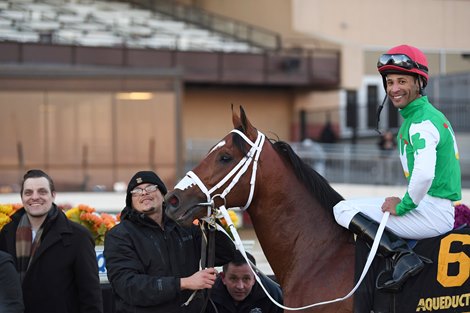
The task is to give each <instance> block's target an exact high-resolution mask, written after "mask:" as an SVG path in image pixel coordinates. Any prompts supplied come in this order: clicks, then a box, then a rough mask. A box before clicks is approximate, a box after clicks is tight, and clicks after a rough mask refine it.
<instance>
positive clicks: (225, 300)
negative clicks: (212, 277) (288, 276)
mask: <svg viewBox="0 0 470 313" xmlns="http://www.w3.org/2000/svg"><path fill="white" fill-rule="evenodd" d="M261 280H262V282H263V285H264V286H265V288H266V289H267V290H268V292H269V294H270V295H271V296H272V297H273V298H274V299H275V300H276V301H277V302H279V303H280V304H282V303H283V301H282V291H281V289H280V288H279V286H278V285H277V284H276V283H274V282H273V281H270V280H268V278H267V277H263V276H261ZM211 300H212V302H214V305H215V306H216V307H217V312H218V313H268V312H269V313H282V312H284V311H283V309H281V308H279V307H278V306H277V305H275V304H274V303H273V302H271V300H270V299H269V298H268V296H267V295H266V294H265V293H264V291H263V289H262V288H261V286H260V285H259V284H258V282H256V283H255V284H254V285H253V288H252V289H251V292H250V294H249V295H248V296H247V297H246V298H245V299H244V300H243V301H241V302H239V303H238V304H236V303H235V301H233V298H232V296H231V295H230V294H229V292H228V290H227V288H226V287H225V285H224V283H223V282H222V279H221V277H220V276H219V277H217V280H216V282H215V284H214V287H212V291H211ZM214 312H216V311H215V309H214V307H213V305H212V303H210V302H209V304H208V305H207V309H206V313H214Z"/></svg>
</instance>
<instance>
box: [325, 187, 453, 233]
mask: <svg viewBox="0 0 470 313" xmlns="http://www.w3.org/2000/svg"><path fill="white" fill-rule="evenodd" d="M384 201H385V198H365V199H352V200H343V201H341V202H339V203H338V204H336V205H335V206H334V208H333V212H334V215H335V219H336V222H338V224H340V225H341V226H343V227H345V228H349V224H350V223H351V220H352V219H353V217H354V216H355V215H356V214H357V213H359V212H362V213H364V214H365V215H367V216H368V217H370V218H371V219H373V220H374V221H376V222H378V223H380V221H381V220H382V216H383V214H384V213H383V212H382V204H383V203H384ZM386 227H387V228H388V229H389V230H391V231H392V232H394V233H395V234H396V235H398V236H399V237H402V238H405V239H423V238H430V237H435V236H438V235H441V234H444V233H446V232H448V231H450V230H452V229H453V228H454V206H453V205H452V201H450V200H448V199H441V198H436V197H432V196H430V195H425V196H424V198H423V200H421V202H420V203H419V205H418V207H417V208H415V209H413V210H411V211H409V212H408V213H406V214H405V215H402V216H396V215H390V217H389V218H388V221H387V225H386Z"/></svg>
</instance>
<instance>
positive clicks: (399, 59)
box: [377, 45, 429, 86]
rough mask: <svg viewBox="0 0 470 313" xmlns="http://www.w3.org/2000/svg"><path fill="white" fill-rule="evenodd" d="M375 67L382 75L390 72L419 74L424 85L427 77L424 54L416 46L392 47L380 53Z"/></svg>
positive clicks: (426, 64)
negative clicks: (384, 52)
mask: <svg viewBox="0 0 470 313" xmlns="http://www.w3.org/2000/svg"><path fill="white" fill-rule="evenodd" d="M377 69H378V70H379V72H380V74H381V75H382V76H385V75H387V74H392V73H410V74H417V75H420V76H421V77H422V78H423V83H424V86H426V84H427V82H428V78H429V75H428V60H427V58H426V55H425V54H424V53H423V52H422V51H421V50H419V49H418V48H415V47H413V46H408V45H401V46H396V47H393V48H392V49H390V50H388V51H387V53H386V54H382V55H381V56H380V58H379V60H378V62H377Z"/></svg>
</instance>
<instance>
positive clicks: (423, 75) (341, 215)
mask: <svg viewBox="0 0 470 313" xmlns="http://www.w3.org/2000/svg"><path fill="white" fill-rule="evenodd" d="M377 68H378V71H379V73H380V75H382V78H383V85H384V88H385V90H386V98H387V97H388V99H389V100H390V102H391V103H392V104H393V106H394V107H395V108H397V109H398V111H399V112H400V114H401V116H402V117H403V123H402V125H401V127H400V130H399V132H398V135H397V142H398V151H399V154H400V160H401V164H402V167H403V171H404V173H405V177H406V179H407V181H408V186H407V191H406V193H405V195H404V196H403V197H402V198H398V197H387V198H385V199H384V198H380V199H357V200H345V201H341V202H339V203H338V204H337V205H335V207H334V214H335V219H336V221H337V222H338V223H339V224H340V225H342V226H343V227H346V228H349V229H350V230H351V231H352V232H354V233H355V234H357V235H358V236H359V237H360V238H362V239H364V240H365V241H366V242H369V243H372V241H373V239H374V237H375V235H376V233H377V230H378V226H379V225H378V221H380V220H381V219H382V215H383V213H384V212H390V217H389V219H388V222H387V225H386V228H385V231H384V233H383V236H382V238H381V240H380V245H379V252H380V253H381V254H382V255H384V256H385V257H392V269H391V270H390V271H384V272H382V273H381V274H379V276H378V278H377V288H378V289H383V290H388V291H395V292H396V291H399V290H400V289H401V286H402V285H403V283H404V282H405V281H406V280H407V279H408V278H409V277H410V276H414V275H416V274H418V273H419V272H420V271H421V270H422V269H423V267H424V264H423V261H422V258H421V257H420V256H418V255H416V254H415V253H414V252H413V250H412V249H411V248H410V247H409V246H408V244H407V242H406V241H405V240H403V239H402V238H406V239H423V238H429V237H434V236H438V235H440V234H443V233H446V232H448V231H450V230H452V229H453V225H454V207H453V201H457V200H460V199H461V175H460V165H459V153H458V149H457V143H456V140H455V135H454V132H453V130H452V127H451V125H450V123H449V121H448V120H447V118H446V117H445V116H444V115H443V114H442V113H441V112H440V111H439V110H437V109H436V108H435V107H434V106H433V105H432V104H431V103H430V102H429V101H428V98H427V97H426V96H425V94H424V88H425V87H426V84H427V81H428V62H427V59H426V56H425V55H424V53H423V52H422V51H420V50H419V49H417V48H415V47H412V46H408V45H400V46H397V47H394V48H392V49H390V50H389V51H388V52H387V53H386V54H383V55H381V56H380V58H379V60H378V62H377ZM385 100H386V99H384V102H385ZM382 105H383V104H382ZM380 109H381V108H380ZM378 112H379V113H378V114H380V110H379V111H378Z"/></svg>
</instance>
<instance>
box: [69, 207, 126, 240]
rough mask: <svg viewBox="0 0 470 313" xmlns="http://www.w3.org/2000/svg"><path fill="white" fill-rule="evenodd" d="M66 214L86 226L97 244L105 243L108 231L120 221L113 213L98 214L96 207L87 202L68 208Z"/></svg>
mask: <svg viewBox="0 0 470 313" xmlns="http://www.w3.org/2000/svg"><path fill="white" fill-rule="evenodd" d="M65 215H66V216H67V218H69V219H70V220H71V221H74V222H76V223H78V224H81V225H83V226H85V227H86V228H87V229H88V230H89V231H90V232H91V234H92V236H93V238H94V239H95V244H96V245H97V246H98V245H103V244H104V237H105V234H106V232H107V231H108V230H110V229H111V228H113V227H114V225H116V223H117V222H118V221H117V219H116V218H115V217H114V216H112V215H111V214H107V213H101V214H98V213H97V212H96V210H95V209H94V208H92V207H89V206H87V205H85V204H80V205H78V206H76V207H73V208H71V209H68V210H67V211H65Z"/></svg>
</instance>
